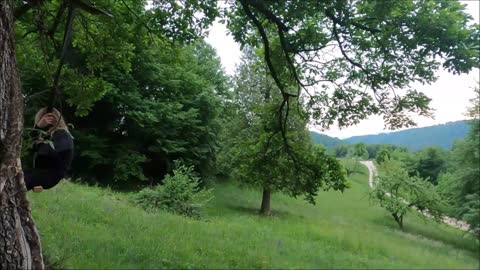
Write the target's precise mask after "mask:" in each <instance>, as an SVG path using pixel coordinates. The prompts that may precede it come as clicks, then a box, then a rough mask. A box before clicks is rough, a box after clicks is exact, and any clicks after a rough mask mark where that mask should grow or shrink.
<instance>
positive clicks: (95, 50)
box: [17, 0, 227, 185]
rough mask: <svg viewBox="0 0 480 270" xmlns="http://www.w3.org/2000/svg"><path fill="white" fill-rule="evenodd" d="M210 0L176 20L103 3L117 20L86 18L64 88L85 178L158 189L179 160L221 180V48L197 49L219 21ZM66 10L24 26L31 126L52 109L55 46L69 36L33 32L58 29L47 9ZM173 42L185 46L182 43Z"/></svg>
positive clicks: (20, 31)
mask: <svg viewBox="0 0 480 270" xmlns="http://www.w3.org/2000/svg"><path fill="white" fill-rule="evenodd" d="M208 3H209V1H202V2H201V3H200V2H198V3H193V2H192V3H189V4H187V6H186V7H184V8H183V9H180V6H175V7H172V8H173V10H171V11H169V14H171V16H174V15H173V14H181V16H182V17H181V18H180V17H179V18H177V22H176V23H173V21H172V18H173V17H172V18H171V17H168V18H163V17H162V16H163V15H161V14H163V13H162V12H164V11H162V12H161V11H160V10H158V9H162V8H167V6H168V4H165V5H164V4H162V3H154V7H155V8H154V9H150V10H148V11H147V10H146V5H145V3H144V1H131V0H125V1H118V2H114V3H113V2H108V1H96V2H95V6H98V7H107V6H108V10H109V12H110V13H112V15H113V18H112V19H104V18H103V17H96V16H92V15H90V14H84V13H83V12H80V13H79V14H78V15H77V17H76V20H75V21H74V34H73V40H72V46H71V48H69V51H68V54H67V55H66V61H65V62H66V63H65V67H64V69H63V72H62V77H61V82H60V88H61V90H62V92H63V94H64V100H63V113H64V115H65V118H66V120H67V121H68V122H71V123H74V125H75V129H74V130H73V131H72V132H73V133H74V136H75V138H76V140H75V144H76V145H75V147H76V151H75V154H76V156H75V160H74V162H73V172H74V174H75V175H76V176H79V177H82V178H84V179H89V180H90V181H92V180H97V181H99V182H104V183H109V184H116V183H124V184H127V185H128V184H131V185H136V184H141V183H146V182H145V180H151V181H152V182H155V181H158V180H160V179H162V177H163V176H164V175H165V174H166V173H168V172H170V171H171V169H172V167H173V160H175V159H179V158H182V159H183V160H185V161H186V162H188V163H189V164H192V165H194V166H195V168H196V170H197V171H198V172H200V173H201V174H202V176H206V175H208V174H211V173H213V171H214V169H215V164H214V161H215V155H216V149H217V133H218V130H219V127H220V126H219V122H220V121H219V118H220V116H219V111H220V108H219V107H220V100H221V99H222V95H224V94H225V93H226V89H227V78H226V76H225V75H224V73H223V71H222V67H221V64H220V60H219V59H218V57H217V56H216V54H215V51H214V49H213V48H212V47H211V46H209V45H208V44H206V43H205V42H204V41H201V40H198V41H197V42H193V40H194V39H195V38H196V37H199V36H201V35H200V33H196V31H197V30H200V29H203V28H204V27H206V26H207V25H208V24H209V23H210V22H211V20H212V18H213V17H215V16H216V13H215V6H214V5H213V6H209V5H207V4H208ZM59 5H60V3H59V1H48V3H45V5H43V6H42V7H41V8H39V9H34V10H32V11H31V12H32V14H30V13H27V14H26V15H25V17H22V18H21V19H20V20H18V21H17V35H18V39H17V50H18V51H19V54H18V56H17V58H18V61H19V66H20V72H21V76H22V84H23V89H24V91H23V92H24V94H25V100H26V108H27V109H26V123H28V125H30V123H33V115H34V114H35V113H36V111H37V110H38V109H39V108H40V107H43V106H45V105H47V104H49V103H50V101H49V98H50V89H51V84H52V78H53V74H54V72H55V69H56V67H57V65H56V63H55V62H56V61H55V59H56V58H57V55H59V51H58V48H57V46H55V45H56V44H59V43H61V41H62V38H63V35H61V33H55V35H53V36H51V37H50V36H44V35H43V34H40V33H37V32H35V31H33V32H29V31H30V30H31V29H32V28H33V29H35V27H36V26H37V23H40V22H42V23H45V24H47V26H50V25H52V24H53V21H52V20H53V19H54V18H51V17H50V13H49V12H47V11H48V10H56V9H58V8H59ZM126 5H128V7H127V6H126ZM131 10H133V11H134V12H135V13H136V15H134V14H133V13H132V12H131ZM200 10H203V11H206V10H208V15H207V16H204V17H201V16H200V17H201V18H200V17H198V18H197V17H196V16H193V15H192V14H193V13H192V14H191V13H189V12H196V11H200ZM184 12H186V13H184ZM137 15H138V16H140V19H141V20H143V21H144V22H149V21H150V20H152V21H155V26H151V29H150V30H152V31H153V33H155V34H160V32H161V31H163V32H162V33H161V35H152V33H149V32H148V31H147V29H146V28H145V27H144V26H143V25H142V26H140V25H139V18H137ZM35 16H37V17H35ZM42 16H43V17H42ZM169 16H170V15H169ZM41 18H44V19H46V21H39V20H40V19H41ZM161 18H163V19H161ZM182 21H183V22H187V21H189V22H192V23H193V22H194V23H199V24H198V25H188V24H184V23H182ZM162 23H165V25H163V26H164V27H165V28H162ZM177 23H178V24H177ZM62 24H63V22H61V23H60V25H59V26H58V28H59V29H62V27H63V25H62ZM167 25H168V27H167ZM157 27H158V29H157ZM170 27H173V28H170ZM27 32H28V33H27ZM59 32H61V31H59ZM194 33H195V34H194ZM173 40H175V41H176V42H178V43H175V46H172V41H173ZM184 41H185V42H186V41H192V42H191V43H189V44H185V43H184ZM28 159H29V158H25V162H26V163H29V161H28ZM152 179H155V180H152ZM112 181H113V183H112Z"/></svg>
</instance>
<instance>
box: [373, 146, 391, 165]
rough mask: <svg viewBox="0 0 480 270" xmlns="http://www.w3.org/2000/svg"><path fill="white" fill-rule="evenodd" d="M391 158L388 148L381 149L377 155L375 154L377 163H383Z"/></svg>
mask: <svg viewBox="0 0 480 270" xmlns="http://www.w3.org/2000/svg"><path fill="white" fill-rule="evenodd" d="M388 160H390V151H388V149H386V148H382V149H380V151H378V152H377V155H376V156H375V161H376V162H377V164H382V163H383V162H385V161H388Z"/></svg>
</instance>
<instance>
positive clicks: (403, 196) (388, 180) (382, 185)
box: [370, 161, 444, 229]
mask: <svg viewBox="0 0 480 270" xmlns="http://www.w3.org/2000/svg"><path fill="white" fill-rule="evenodd" d="M379 170H380V173H379V175H378V176H377V177H376V181H375V182H376V185H375V187H374V188H373V189H372V191H371V192H370V199H371V201H372V202H374V203H376V204H378V205H380V206H381V207H383V208H385V210H387V211H388V212H390V214H391V215H392V216H393V218H394V219H395V221H396V222H397V224H398V225H399V226H400V228H402V229H403V218H404V216H405V215H406V214H407V212H408V211H410V210H411V209H414V208H415V209H418V210H420V211H425V212H426V213H428V214H429V215H431V216H433V217H434V218H435V219H436V220H440V218H441V216H442V212H443V211H444V202H443V201H442V199H441V197H440V195H439V194H438V193H437V192H436V190H435V189H434V186H433V185H432V184H431V183H429V182H427V181H425V180H424V179H422V178H420V177H418V176H409V175H408V172H407V171H406V170H405V169H404V168H402V167H401V163H399V162H397V161H387V162H383V163H382V164H381V166H380V167H379Z"/></svg>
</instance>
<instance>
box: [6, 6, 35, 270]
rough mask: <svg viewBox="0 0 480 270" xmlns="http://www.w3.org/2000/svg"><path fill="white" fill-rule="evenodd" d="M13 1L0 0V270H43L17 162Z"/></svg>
mask: <svg viewBox="0 0 480 270" xmlns="http://www.w3.org/2000/svg"><path fill="white" fill-rule="evenodd" d="M13 6H14V2H13V0H0V269H43V268H44V264H43V257H42V249H41V245H40V238H39V235H38V232H37V229H36V227H35V224H34V222H33V219H32V215H31V213H30V209H29V204H28V201H27V196H26V195H27V191H26V188H25V184H24V181H23V172H22V168H21V163H20V150H21V134H22V129H23V98H22V95H21V92H20V81H19V78H18V74H17V66H16V60H15V43H14V30H13V29H14V18H13Z"/></svg>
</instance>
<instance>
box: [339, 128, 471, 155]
mask: <svg viewBox="0 0 480 270" xmlns="http://www.w3.org/2000/svg"><path fill="white" fill-rule="evenodd" d="M469 129H470V125H469V124H468V121H456V122H448V123H446V124H441V125H435V126H429V127H422V128H412V129H407V130H402V131H396V132H390V133H380V134H376V135H364V136H354V137H350V138H347V139H344V141H346V142H349V143H357V142H364V143H366V144H394V145H398V146H405V147H407V148H408V149H409V150H410V151H416V150H420V149H422V148H424V147H426V146H432V145H435V146H439V147H441V148H443V149H445V150H448V149H450V148H451V147H452V145H453V142H454V141H456V140H458V139H463V138H464V137H465V136H466V135H467V133H468V131H469Z"/></svg>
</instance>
